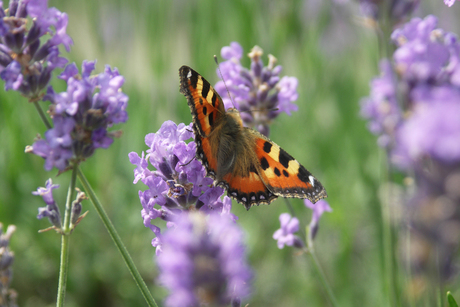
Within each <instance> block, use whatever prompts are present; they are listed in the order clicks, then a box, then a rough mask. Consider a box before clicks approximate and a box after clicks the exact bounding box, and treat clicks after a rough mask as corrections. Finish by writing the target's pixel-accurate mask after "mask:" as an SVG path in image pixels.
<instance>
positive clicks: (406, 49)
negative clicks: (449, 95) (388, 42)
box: [391, 15, 458, 83]
mask: <svg viewBox="0 0 460 307" xmlns="http://www.w3.org/2000/svg"><path fill="white" fill-rule="evenodd" d="M437 23H438V20H437V18H436V17H435V16H433V15H429V16H427V17H425V18H424V19H420V18H413V19H412V20H411V21H410V22H408V23H407V24H405V25H404V26H403V27H402V28H400V29H397V30H395V31H394V32H393V34H392V35H391V38H392V40H393V41H394V42H395V44H396V45H397V46H398V49H396V51H395V53H394V55H393V58H394V61H395V65H396V70H397V71H398V72H399V73H400V75H401V77H402V78H404V79H405V80H407V81H408V82H431V83H433V82H438V83H439V82H443V81H444V79H445V78H447V77H448V74H449V73H450V69H451V67H449V65H450V64H456V62H457V61H458V44H456V42H455V41H452V40H450V39H446V38H447V37H446V33H444V32H443V31H442V30H440V29H436V26H437ZM456 45H457V46H456ZM456 49H457V50H456Z"/></svg>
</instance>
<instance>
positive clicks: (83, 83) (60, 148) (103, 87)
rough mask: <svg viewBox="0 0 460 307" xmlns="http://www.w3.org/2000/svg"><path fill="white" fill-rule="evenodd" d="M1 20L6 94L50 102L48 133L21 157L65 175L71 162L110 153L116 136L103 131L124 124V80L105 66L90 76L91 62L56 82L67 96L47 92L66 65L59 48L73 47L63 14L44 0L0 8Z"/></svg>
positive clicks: (0, 68) (0, 64)
mask: <svg viewBox="0 0 460 307" xmlns="http://www.w3.org/2000/svg"><path fill="white" fill-rule="evenodd" d="M0 4H2V3H1V2H0ZM0 15H1V17H2V18H1V19H0V77H1V78H2V79H3V80H4V81H5V90H15V91H18V92H20V93H21V94H22V95H23V96H25V97H27V98H28V99H29V101H30V102H34V103H36V102H38V101H40V100H44V101H50V102H51V105H50V107H49V110H48V111H49V114H50V116H51V117H52V120H53V127H52V128H50V129H49V130H48V131H46V132H45V139H41V140H37V141H36V142H35V143H34V144H33V146H29V147H28V148H27V149H26V151H27V152H32V153H34V154H36V155H39V156H41V157H43V158H44V159H45V160H46V162H45V169H46V170H51V169H52V168H53V167H57V168H58V169H59V170H60V171H64V170H65V169H66V168H67V167H68V166H69V164H70V163H71V161H72V162H76V163H78V162H80V161H82V160H84V159H85V158H87V157H89V156H91V155H92V154H93V152H94V150H95V149H96V148H100V147H101V148H107V147H109V146H110V144H111V143H112V142H113V138H114V137H116V136H118V135H119V134H120V132H108V131H107V128H108V127H111V126H112V125H113V124H117V123H122V122H125V121H126V120H127V118H128V117H127V113H126V111H125V109H126V106H127V102H128V97H127V96H126V95H125V94H123V93H122V92H121V86H122V85H123V83H124V78H123V77H122V76H120V74H119V73H118V71H117V69H113V70H112V69H111V68H110V67H108V66H107V67H106V69H105V71H104V72H103V73H101V74H99V75H97V76H90V74H91V72H92V71H93V70H94V68H95V62H86V61H85V62H83V65H82V66H83V67H82V73H81V74H79V72H78V69H77V67H76V65H75V64H70V65H67V67H66V68H65V70H64V72H63V73H61V74H60V75H59V77H58V78H60V79H63V80H65V81H66V82H67V91H66V92H63V93H55V92H54V90H53V88H52V87H51V86H49V87H48V83H49V81H50V79H51V77H52V72H53V71H54V69H56V68H64V67H65V65H66V64H67V62H68V61H67V59H66V58H64V57H61V56H60V51H59V46H60V45H62V46H64V47H65V49H66V50H67V51H69V50H70V45H72V43H73V42H72V39H71V38H70V37H69V36H68V35H67V34H66V28H67V21H68V16H67V14H65V13H62V12H60V11H59V10H58V9H56V8H54V7H53V8H48V3H47V0H28V1H19V0H12V1H10V5H9V7H8V9H7V10H4V9H3V8H2V7H1V8H0ZM45 37H46V38H47V39H45ZM44 90H47V91H46V95H43V91H44Z"/></svg>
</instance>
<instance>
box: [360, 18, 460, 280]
mask: <svg viewBox="0 0 460 307" xmlns="http://www.w3.org/2000/svg"><path fill="white" fill-rule="evenodd" d="M437 22H438V21H437V18H436V17H434V16H431V15H430V16H427V17H426V18H424V19H420V18H414V19H412V20H411V21H410V22H408V23H407V24H405V25H404V26H402V27H401V28H400V29H398V30H395V31H394V32H393V34H392V35H391V38H392V40H393V42H394V43H395V44H396V46H397V49H396V50H395V52H394V55H393V63H392V64H390V63H389V62H384V63H385V64H384V65H382V71H383V72H384V76H383V77H381V78H378V79H375V80H374V81H373V82H372V84H371V88H372V89H371V96H370V97H369V98H368V99H366V100H365V101H364V103H363V105H362V113H363V115H364V116H365V117H366V118H368V119H369V120H370V124H369V127H370V128H369V129H370V130H371V131H372V132H374V133H375V134H378V135H379V136H380V137H379V143H381V144H382V145H383V146H384V147H386V149H387V152H388V154H389V157H390V161H391V162H392V163H393V164H395V165H396V166H397V167H399V168H400V169H401V170H403V171H406V172H407V173H408V174H409V176H413V177H414V179H415V180H414V182H416V183H417V185H416V186H415V187H414V188H413V190H414V191H415V193H414V194H413V195H408V197H407V199H408V201H407V203H406V210H405V212H406V213H407V218H406V221H407V223H408V224H409V225H410V227H409V229H408V231H407V232H408V233H410V238H411V240H410V241H411V244H412V243H413V244H416V245H417V246H424V248H423V250H422V249H420V248H418V249H417V248H412V249H409V250H406V249H405V248H402V249H401V250H406V252H407V255H403V257H404V259H410V261H409V263H408V264H409V265H410V266H412V269H411V271H412V272H414V273H415V274H417V275H420V276H419V277H417V278H418V279H424V280H426V281H427V282H428V281H431V280H434V279H436V280H439V276H441V277H442V281H443V280H446V278H449V277H452V276H454V275H455V270H454V267H455V263H454V262H453V259H454V255H455V253H456V251H457V250H458V242H459V240H458V235H456V233H458V232H457V231H451V230H446V229H458V228H460V212H459V210H457V209H458V207H459V206H458V205H459V204H460V194H459V193H458V187H459V186H460V185H459V183H460V179H459V178H460V175H459V174H460V120H459V119H460V44H459V42H458V40H457V38H456V35H455V34H453V33H449V32H446V31H444V30H442V29H439V28H437ZM392 67H394V69H393V68H392ZM381 139H383V140H384V142H381V141H380V140H381ZM402 241H403V240H402ZM433 268H436V270H433ZM431 271H432V272H434V271H436V272H439V273H440V274H439V273H436V274H438V275H436V276H433V275H431V274H430V272H431ZM434 287H435V286H433V287H430V286H427V289H429V288H434Z"/></svg>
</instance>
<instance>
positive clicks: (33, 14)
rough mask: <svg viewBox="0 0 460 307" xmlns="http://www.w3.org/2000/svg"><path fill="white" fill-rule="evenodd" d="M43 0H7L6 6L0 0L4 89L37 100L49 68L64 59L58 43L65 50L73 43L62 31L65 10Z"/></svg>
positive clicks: (0, 69) (60, 65)
mask: <svg viewBox="0 0 460 307" xmlns="http://www.w3.org/2000/svg"><path fill="white" fill-rule="evenodd" d="M47 2H48V1H47V0H29V1H21V0H11V1H10V5H9V7H8V9H7V10H5V9H3V3H2V2H0V17H1V18H0V77H1V78H2V79H3V80H4V81H5V90H10V89H12V90H15V91H19V92H20V93H21V94H22V95H24V96H25V97H28V98H29V99H30V100H31V101H34V100H35V101H37V100H40V98H41V97H40V94H41V91H42V90H43V89H45V88H46V86H47V85H48V83H49V81H50V79H51V73H52V71H53V70H54V69H55V68H63V67H64V66H65V64H66V63H67V59H65V58H63V57H60V56H59V55H60V54H59V48H58V47H59V46H60V45H62V46H64V47H65V49H66V50H67V52H68V51H69V50H70V45H72V43H73V42H72V39H71V38H70V37H69V36H68V35H67V34H66V28H67V20H68V17H67V14H65V13H61V12H60V11H59V10H57V9H56V8H48V4H47ZM30 24H31V25H30ZM45 35H46V37H49V39H47V40H46V41H45V40H44V37H45Z"/></svg>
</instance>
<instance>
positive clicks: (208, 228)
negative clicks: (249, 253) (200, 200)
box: [157, 212, 252, 307]
mask: <svg viewBox="0 0 460 307" xmlns="http://www.w3.org/2000/svg"><path fill="white" fill-rule="evenodd" d="M174 225H175V226H174V227H172V228H170V229H168V231H166V232H165V233H164V234H163V235H162V252H161V253H160V254H159V255H158V257H157V261H158V266H159V269H160V275H159V280H160V282H161V283H163V284H164V285H165V286H166V287H167V288H168V289H169V291H170V295H169V296H168V298H167V299H166V301H165V305H166V306H170V307H174V306H200V305H201V304H207V305H210V306H228V304H230V303H231V301H232V300H235V301H239V300H240V299H241V298H245V297H247V296H248V295H249V292H250V290H249V289H250V284H249V283H250V279H251V275H252V274H251V270H250V268H249V266H248V265H247V263H246V257H245V248H244V245H243V242H242V236H243V233H242V231H241V230H240V228H239V227H238V226H237V225H236V224H235V223H233V222H232V221H231V220H230V219H228V218H226V217H222V216H219V215H217V214H211V215H209V216H208V217H206V216H205V215H203V214H201V213H198V212H190V213H187V212H184V213H183V214H180V215H177V216H176V217H175V218H174Z"/></svg>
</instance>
